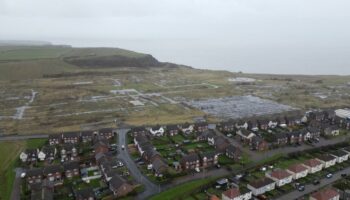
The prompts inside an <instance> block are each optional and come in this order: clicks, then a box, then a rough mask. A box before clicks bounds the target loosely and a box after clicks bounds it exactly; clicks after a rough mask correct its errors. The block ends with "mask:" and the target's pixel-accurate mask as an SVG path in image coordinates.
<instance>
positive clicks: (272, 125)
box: [268, 120, 278, 128]
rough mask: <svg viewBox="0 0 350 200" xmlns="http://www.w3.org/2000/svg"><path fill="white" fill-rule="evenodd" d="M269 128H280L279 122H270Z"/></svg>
mask: <svg viewBox="0 0 350 200" xmlns="http://www.w3.org/2000/svg"><path fill="white" fill-rule="evenodd" d="M268 126H269V128H276V127H277V126H278V121H277V120H270V121H269V124H268Z"/></svg>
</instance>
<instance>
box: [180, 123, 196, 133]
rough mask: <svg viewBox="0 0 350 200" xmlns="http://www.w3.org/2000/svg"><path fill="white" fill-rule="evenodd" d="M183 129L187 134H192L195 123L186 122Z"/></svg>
mask: <svg viewBox="0 0 350 200" xmlns="http://www.w3.org/2000/svg"><path fill="white" fill-rule="evenodd" d="M181 131H182V132H183V133H185V134H191V133H193V131H194V125H192V124H189V123H186V124H184V125H182V128H181Z"/></svg>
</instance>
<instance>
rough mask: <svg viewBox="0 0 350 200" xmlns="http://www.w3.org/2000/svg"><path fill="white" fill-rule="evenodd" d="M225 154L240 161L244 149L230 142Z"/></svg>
mask: <svg viewBox="0 0 350 200" xmlns="http://www.w3.org/2000/svg"><path fill="white" fill-rule="evenodd" d="M225 155H226V156H227V157H229V158H231V159H233V160H235V161H238V160H240V159H241V156H242V151H241V150H240V149H239V148H237V147H235V146H234V145H233V144H230V145H229V146H228V147H227V148H226V152H225Z"/></svg>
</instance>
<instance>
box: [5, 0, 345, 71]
mask: <svg viewBox="0 0 350 200" xmlns="http://www.w3.org/2000/svg"><path fill="white" fill-rule="evenodd" d="M0 25H1V26H0V39H3V40H44V41H51V42H53V43H59V44H62V43H64V44H71V45H73V46H112V47H121V48H127V49H131V50H136V51H141V52H145V53H150V54H152V55H154V56H155V57H156V58H157V59H159V60H161V61H170V62H175V63H181V64H186V65H190V66H194V67H198V68H210V69H227V70H231V71H243V72H259V73H299V74H301V73H307V74H350V1H349V0H327V1H326V0H171V1H170V0H137V1H136V0H125V1H121V0H94V1H92V0H30V1H29V0H0Z"/></svg>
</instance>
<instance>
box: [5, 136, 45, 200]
mask: <svg viewBox="0 0 350 200" xmlns="http://www.w3.org/2000/svg"><path fill="white" fill-rule="evenodd" d="M46 142H47V140H46V139H30V140H27V141H16V142H0V200H2V199H4V200H6V199H10V195H11V191H12V185H13V181H14V178H15V172H14V168H15V165H16V161H18V156H19V154H20V152H21V151H23V150H24V149H25V148H38V147H42V146H43V145H44V144H45V143H46Z"/></svg>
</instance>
